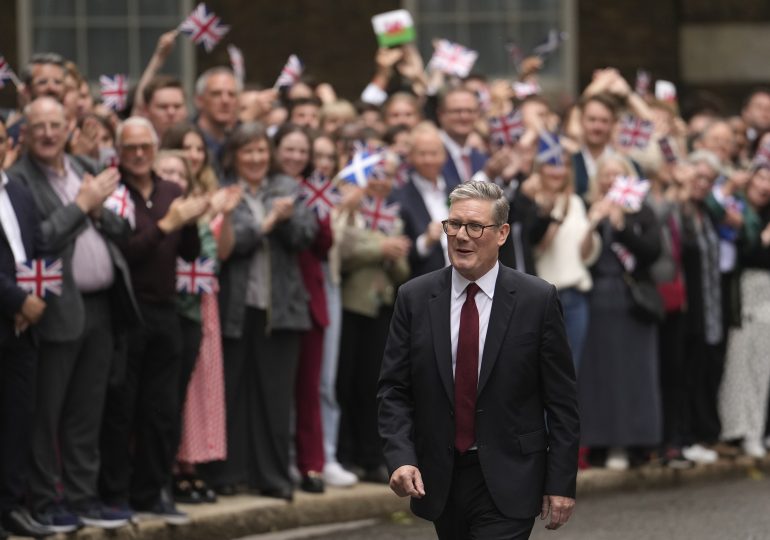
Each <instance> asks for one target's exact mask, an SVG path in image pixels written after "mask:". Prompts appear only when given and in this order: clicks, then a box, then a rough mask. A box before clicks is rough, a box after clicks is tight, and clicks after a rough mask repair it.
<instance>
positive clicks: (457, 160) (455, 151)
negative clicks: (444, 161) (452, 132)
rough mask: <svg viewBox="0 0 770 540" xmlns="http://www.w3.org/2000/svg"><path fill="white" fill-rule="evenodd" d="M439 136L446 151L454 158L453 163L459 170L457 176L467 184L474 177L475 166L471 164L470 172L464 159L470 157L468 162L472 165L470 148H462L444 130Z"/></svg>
mask: <svg viewBox="0 0 770 540" xmlns="http://www.w3.org/2000/svg"><path fill="white" fill-rule="evenodd" d="M439 135H441V140H442V141H443V143H444V146H446V149H447V151H448V152H449V157H450V158H452V161H453V162H454V164H455V169H457V174H458V175H459V176H460V181H461V182H467V181H468V180H470V179H471V176H473V164H471V170H470V171H469V170H468V168H467V167H466V165H465V160H464V159H463V157H464V156H468V162H469V163H470V156H471V149H470V147H468V146H460V145H459V144H457V143H456V142H455V140H454V139H453V138H452V137H450V136H449V135H448V134H447V132H446V131H444V130H443V129H442V130H441V131H439Z"/></svg>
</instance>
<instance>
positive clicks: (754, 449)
mask: <svg viewBox="0 0 770 540" xmlns="http://www.w3.org/2000/svg"><path fill="white" fill-rule="evenodd" d="M742 446H743V453H744V454H746V455H747V456H749V457H753V458H756V459H762V458H763V457H765V455H766V454H767V450H765V447H764V446H762V443H761V442H759V441H752V440H749V439H744V440H743V445H742Z"/></svg>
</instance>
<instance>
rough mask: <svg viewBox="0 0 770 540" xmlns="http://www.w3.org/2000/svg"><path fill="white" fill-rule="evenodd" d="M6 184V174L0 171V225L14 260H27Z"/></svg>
mask: <svg viewBox="0 0 770 540" xmlns="http://www.w3.org/2000/svg"><path fill="white" fill-rule="evenodd" d="M7 184H8V176H6V174H5V173H4V172H2V171H0V225H1V226H2V227H3V231H4V232H5V237H6V238H7V239H8V243H9V244H10V245H11V251H13V258H14V260H15V261H16V262H17V263H20V262H25V261H26V260H27V251H26V250H25V249H24V242H23V241H22V239H21V229H20V228H19V220H18V219H16V212H15V211H14V209H13V205H12V204H11V198H10V197H9V196H8V192H7V191H6V189H5V186H6V185H7Z"/></svg>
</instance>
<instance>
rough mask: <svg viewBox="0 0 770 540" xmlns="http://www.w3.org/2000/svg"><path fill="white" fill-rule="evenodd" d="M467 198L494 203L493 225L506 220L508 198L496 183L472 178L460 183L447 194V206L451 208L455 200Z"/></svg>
mask: <svg viewBox="0 0 770 540" xmlns="http://www.w3.org/2000/svg"><path fill="white" fill-rule="evenodd" d="M468 199H477V200H482V201H491V202H492V203H494V204H493V206H492V219H493V220H494V221H495V225H497V226H500V225H503V224H504V223H507V222H508V210H509V209H510V205H509V204H508V199H506V198H505V193H503V190H502V189H500V187H499V186H498V185H497V184H493V183H492V182H483V181H473V180H471V181H470V182H465V183H463V184H460V185H459V186H457V187H456V188H454V189H453V190H452V193H450V194H449V206H450V208H451V206H452V205H453V204H454V203H456V202H457V201H465V200H468Z"/></svg>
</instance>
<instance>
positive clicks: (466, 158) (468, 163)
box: [463, 151, 473, 182]
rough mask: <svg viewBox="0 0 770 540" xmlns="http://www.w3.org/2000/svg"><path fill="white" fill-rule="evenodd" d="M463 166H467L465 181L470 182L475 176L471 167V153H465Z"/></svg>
mask: <svg viewBox="0 0 770 540" xmlns="http://www.w3.org/2000/svg"><path fill="white" fill-rule="evenodd" d="M463 165H465V179H464V180H463V181H464V182H468V181H470V179H471V177H472V176H473V166H472V165H471V154H470V152H466V151H463Z"/></svg>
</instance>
